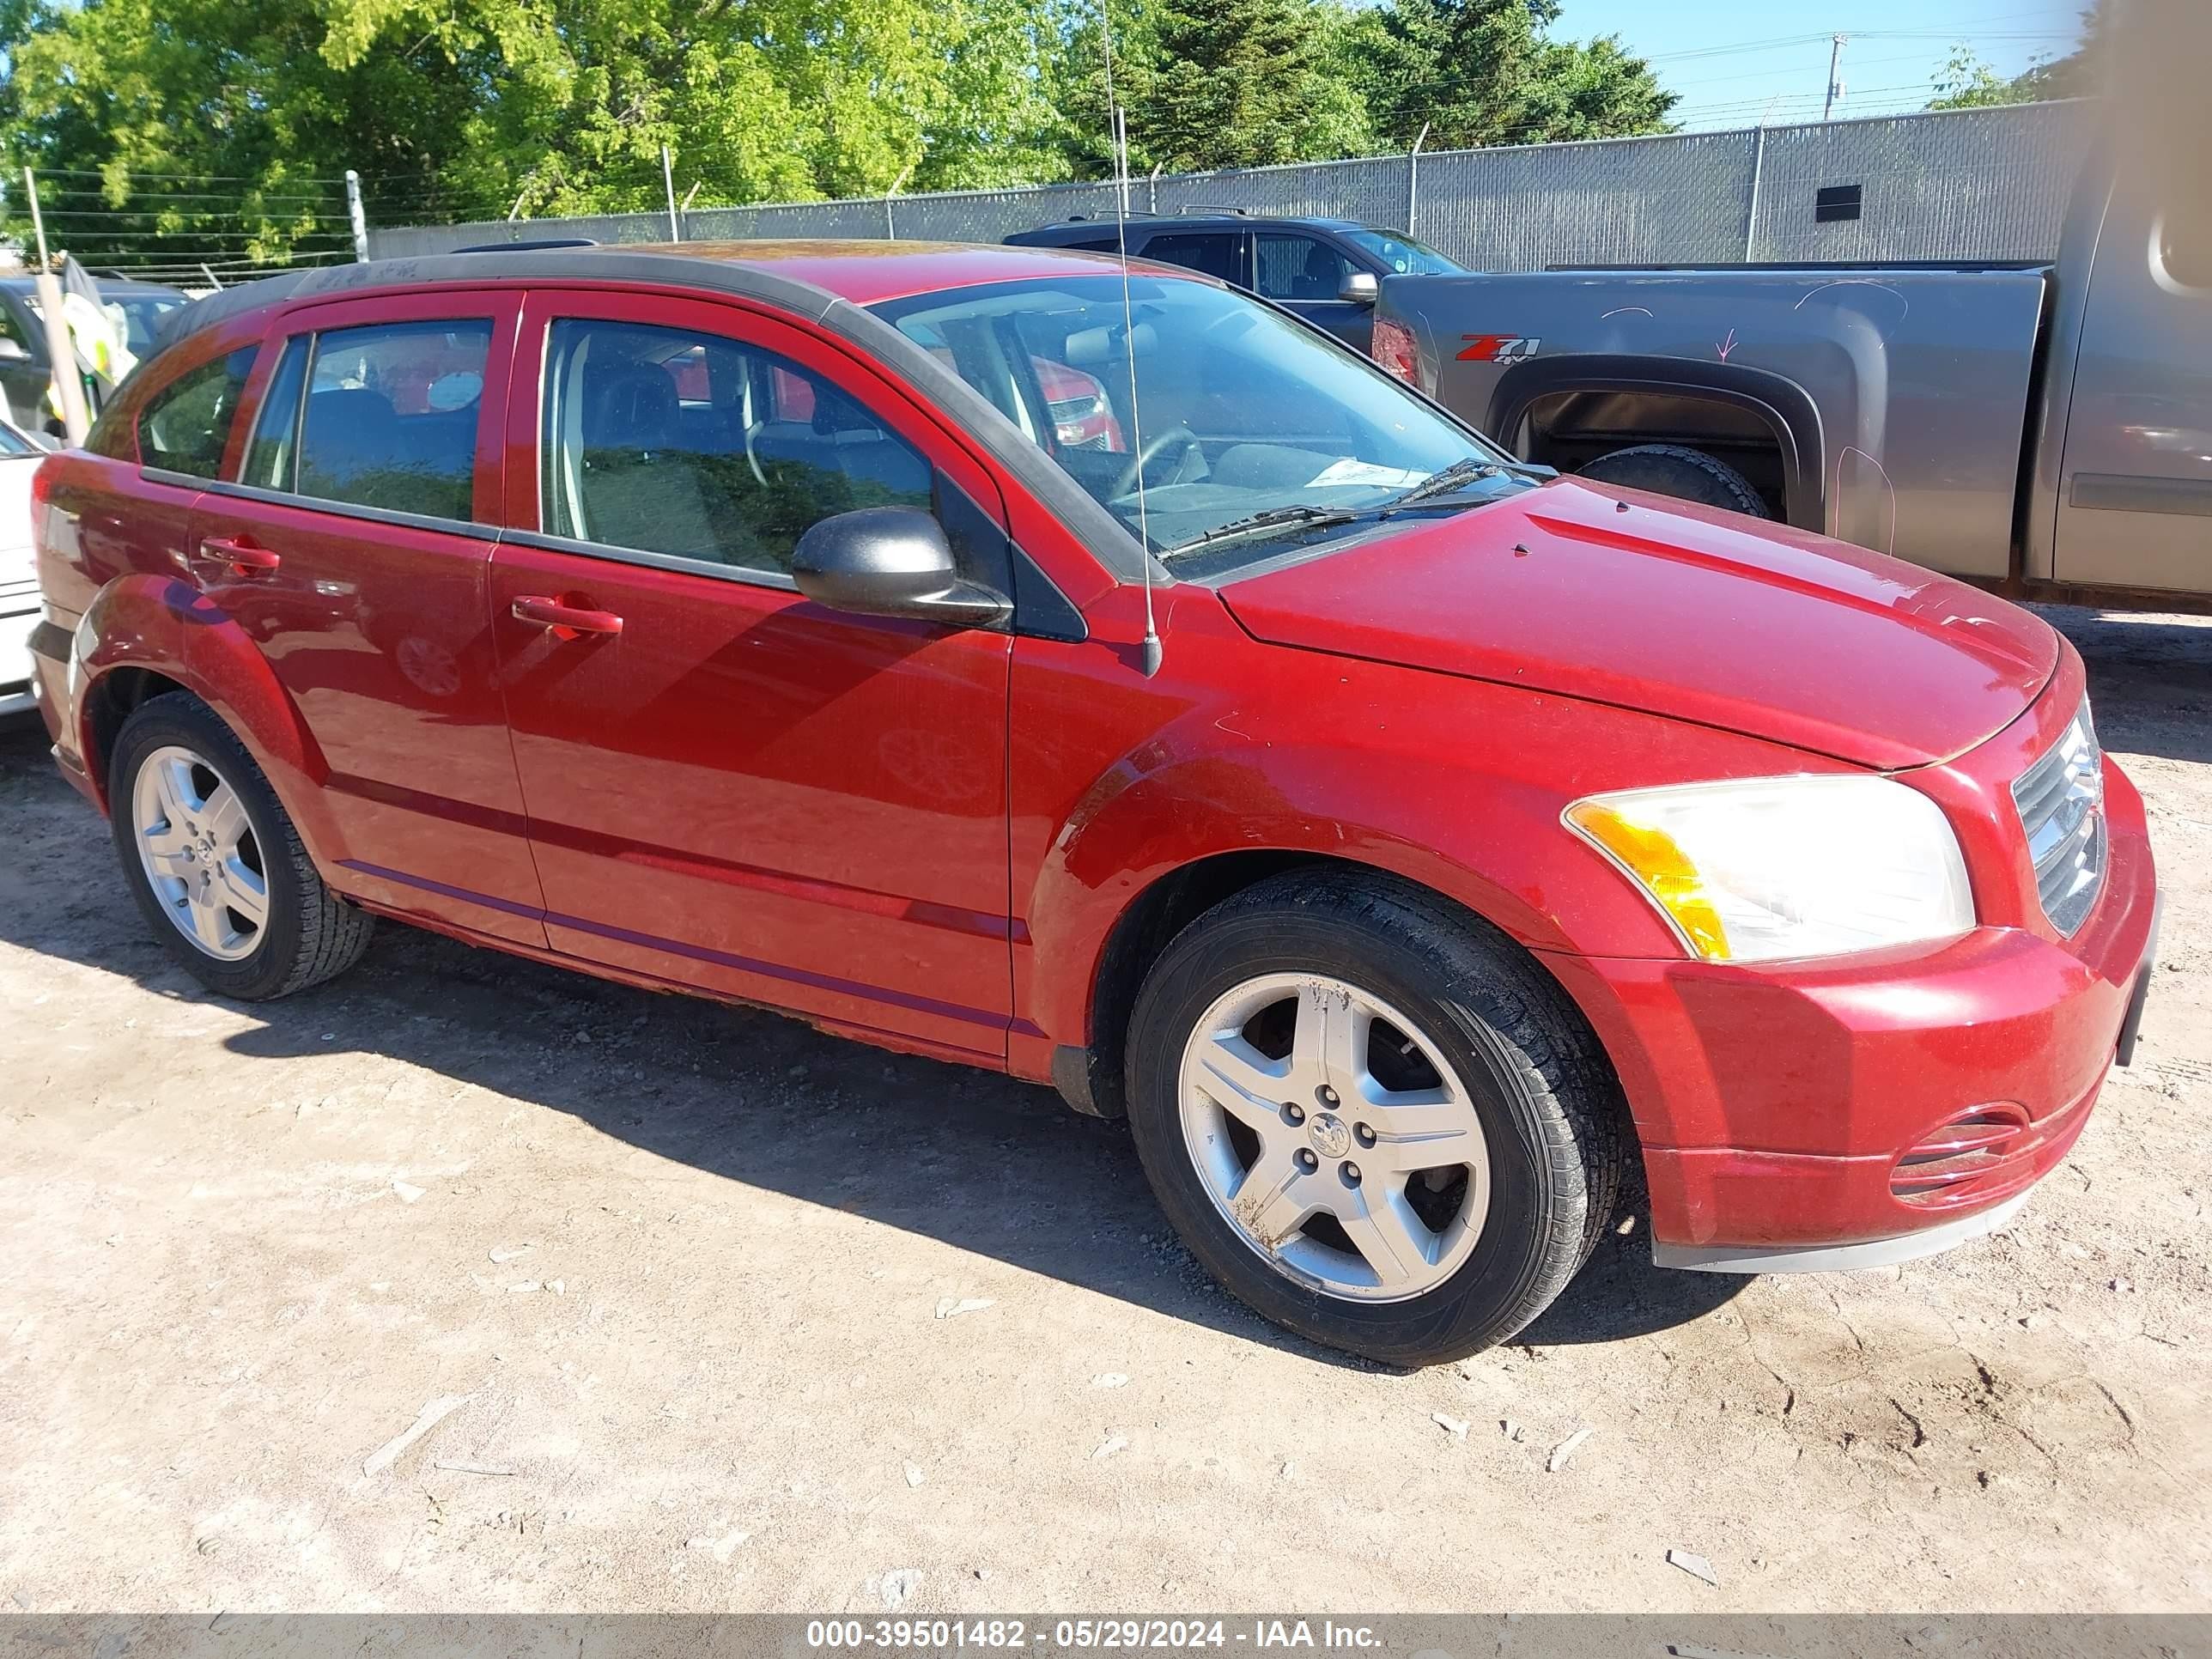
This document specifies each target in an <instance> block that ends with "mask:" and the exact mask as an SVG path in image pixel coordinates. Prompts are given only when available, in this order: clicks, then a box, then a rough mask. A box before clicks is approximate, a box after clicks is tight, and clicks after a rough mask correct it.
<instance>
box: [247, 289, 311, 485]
mask: <svg viewBox="0 0 2212 1659" xmlns="http://www.w3.org/2000/svg"><path fill="white" fill-rule="evenodd" d="M298 338H300V336H299V335H297V334H287V335H284V336H283V337H281V338H280V339H279V340H278V342H277V344H276V363H275V365H274V366H273V367H272V368H270V371H269V380H268V382H267V384H265V385H264V386H263V387H262V388H261V401H260V403H259V404H257V405H256V406H255V408H254V410H253V427H252V430H251V431H249V432H248V433H247V434H246V447H245V449H244V450H243V451H242V452H241V453H240V455H239V458H238V464H239V465H240V466H241V467H244V466H251V465H252V464H253V447H254V446H255V445H256V444H258V443H259V442H260V441H261V422H263V420H264V419H265V418H266V417H267V416H268V414H269V387H270V386H273V385H275V384H276V379H277V377H278V376H279V375H281V374H283V372H284V359H285V358H287V357H289V356H291V354H292V342H293V341H295V340H296V339H298ZM319 338H321V334H320V332H319V331H317V330H313V329H310V330H308V331H307V348H306V353H305V356H304V357H303V358H302V360H301V364H300V395H299V398H297V399H296V400H295V402H294V404H293V405H292V466H291V474H292V478H291V487H290V488H289V489H286V490H283V491H280V492H278V493H280V494H283V495H298V494H299V493H300V440H301V438H302V437H304V436H305V435H307V388H308V387H309V386H312V385H313V383H314V379H315V342H316V341H317V340H319ZM263 345H264V349H266V346H267V342H265V341H264V343H263ZM238 482H239V483H240V488H241V489H253V488H256V487H257V486H254V485H251V484H246V483H243V481H238ZM258 487H261V488H267V489H275V486H274V485H266V486H258Z"/></svg>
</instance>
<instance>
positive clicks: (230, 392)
mask: <svg viewBox="0 0 2212 1659" xmlns="http://www.w3.org/2000/svg"><path fill="white" fill-rule="evenodd" d="M257 349H258V348H257V347H254V346H243V347H240V349H238V350H236V351H234V352H232V353H231V354H230V355H229V356H225V357H217V358H216V359H215V360H214V361H213V362H205V363H202V364H201V365H200V366H199V367H198V368H195V369H191V370H188V371H187V372H186V373H185V374H180V375H179V376H178V377H177V378H176V379H175V380H172V381H171V382H170V383H169V384H168V385H167V386H163V387H162V388H161V391H159V392H155V394H154V395H153V396H152V397H151V398H149V399H148V400H147V403H146V407H145V408H144V409H143V410H140V411H139V413H138V459H140V460H141V461H142V462H143V463H144V464H145V465H148V466H155V467H160V468H161V469H162V470H163V471H167V472H182V473H185V474H187V475H189V476H190V477H195V478H212V477H215V476H216V474H217V473H218V472H220V471H222V451H223V446H224V445H225V444H226V443H228V441H229V440H230V422H231V421H232V419H233V417H234V416H236V415H237V413H238V400H239V398H240V396H241V395H242V394H243V393H244V392H245V391H246V375H247V374H249V373H251V372H252V368H253V356H254V353H255V351H256V350H257Z"/></svg>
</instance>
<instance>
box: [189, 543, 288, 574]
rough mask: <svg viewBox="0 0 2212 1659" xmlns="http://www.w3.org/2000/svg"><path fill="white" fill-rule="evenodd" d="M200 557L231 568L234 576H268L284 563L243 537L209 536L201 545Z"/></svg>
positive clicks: (265, 549) (268, 551)
mask: <svg viewBox="0 0 2212 1659" xmlns="http://www.w3.org/2000/svg"><path fill="white" fill-rule="evenodd" d="M200 556H201V557H202V558H204V559H211V560H213V561H214V562H216V563H217V564H225V565H228V566H229V567H230V573H231V574H232V575H234V576H266V575H268V574H270V573H271V572H272V571H274V570H275V569H276V567H277V566H278V565H280V564H282V563H283V562H284V561H283V559H282V558H280V557H278V556H276V554H274V553H271V552H270V550H268V549H267V548H265V547H256V546H255V545H254V544H252V542H250V541H248V540H246V538H244V537H243V536H209V537H206V538H204V539H203V540H202V541H201V543H200Z"/></svg>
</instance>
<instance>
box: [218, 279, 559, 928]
mask: <svg viewBox="0 0 2212 1659" xmlns="http://www.w3.org/2000/svg"><path fill="white" fill-rule="evenodd" d="M520 308H521V296H520V294H519V293H512V292H510V293H505V294H502V293H500V292H496V291H483V292H454V291H445V292H439V293H434V294H416V295H380V296H377V297H374V298H369V299H361V300H352V301H340V302H337V303H333V304H327V305H316V306H309V307H303V308H301V309H299V310H296V311H294V312H292V313H289V315H287V316H285V317H284V318H283V319H280V321H279V322H278V323H277V324H276V326H275V328H274V330H273V331H272V334H271V338H270V343H269V345H268V347H267V348H265V349H264V351H263V353H262V357H261V361H260V363H259V364H258V368H257V370H256V374H257V386H256V391H257V392H258V396H249V399H248V402H249V404H252V405H255V406H257V407H258V414H257V415H256V417H255V424H254V428H253V430H252V434H251V435H250V436H249V438H248V440H247V441H246V443H245V444H244V446H243V450H242V456H243V459H242V461H241V462H240V464H239V465H237V467H236V469H235V471H234V474H233V476H232V477H228V478H227V479H223V480H216V481H210V483H208V484H207V485H206V489H207V492H208V493H207V494H206V495H204V496H203V497H202V498H201V499H200V501H199V502H198V503H197V506H196V507H195V508H194V511H193V518H192V526H191V538H190V541H189V546H190V549H191V567H192V574H193V575H194V577H195V579H196V580H197V582H198V584H199V586H201V587H202V588H203V590H204V591H205V592H207V593H208V595H209V596H210V598H211V599H213V600H214V602H215V603H216V605H218V606H219V607H220V608H221V609H222V611H225V612H227V613H228V615H229V616H230V617H233V618H234V619H235V620H236V621H237V623H238V624H239V625H240V627H241V628H243V629H245V630H246V633H247V634H248V635H250V636H251V637H252V640H253V641H254V642H255V643H256V644H257V645H258V647H260V650H261V653H262V654H263V656H264V658H266V659H267V660H268V662H269V664H270V667H271V668H272V669H273V670H274V671H275V672H276V678H277V679H278V681H279V682H280V683H281V684H283V688H284V690H285V692H286V693H287V694H288V696H289V697H290V699H291V701H292V703H293V706H294V707H295V708H297V709H298V711H299V714H300V718H301V721H302V722H303V723H304V725H305V726H306V727H307V732H308V735H309V736H310V738H312V739H313V745H314V748H315V750H318V751H319V754H320V757H321V760H322V763H323V764H324V765H325V767H326V768H327V775H325V777H324V778H323V780H322V783H323V799H322V801H321V803H320V805H322V807H323V808H324V809H325V812H326V813H327V832H328V834H329V835H330V836H331V837H332V838H333V839H334V840H335V842H336V843H337V845H336V846H335V847H331V848H323V849H320V850H322V851H323V852H324V854H325V856H326V857H327V858H329V859H331V860H332V861H333V862H335V863H336V864H337V865H338V866H340V870H341V872H342V873H339V874H337V882H338V884H339V885H340V886H341V887H343V889H344V890H347V891H349V892H351V893H354V894H356V895H357V896H362V897H365V898H368V899H371V900H374V901H377V902H384V903H388V904H392V905H395V906H399V907H402V908H407V909H409V910H412V911H416V912H418V913H421V914H423V915H428V916H431V917H435V918H437V919H439V920H442V921H449V922H452V923H453V924H455V925H457V926H459V927H466V928H469V929H472V930H474V931H477V932H481V933H490V934H494V935H496V936H498V937H500V938H502V939H514V940H518V941H520V942H522V943H525V944H532V945H543V944H544V942H545V930H544V924H543V923H542V921H540V920H539V916H540V913H541V911H542V909H543V908H544V906H543V900H542V898H541V896H540V893H539V889H538V878H537V873H536V871H535V869H534V867H533V866H532V863H531V860H530V846H529V840H528V836H527V833H526V826H525V824H524V821H523V817H522V799H521V792H520V786H519V785H518V783H517V781H516V777H515V770H514V759H513V752H512V750H510V748H509V746H508V744H507V725H506V714H505V710H504V708H503V706H502V704H501V699H500V696H499V690H498V686H497V684H496V681H495V663H494V659H493V654H492V641H491V636H490V632H489V614H490V613H489V592H488V588H489V574H490V564H491V550H492V545H493V543H494V541H495V538H496V534H497V532H496V531H495V530H494V529H493V528H491V526H492V525H493V524H495V522H496V520H497V509H498V503H499V501H500V489H501V470H502V465H503V457H502V454H501V436H502V431H501V424H502V423H501V415H502V412H503V410H502V406H501V400H502V398H503V396H504V392H505V388H506V386H507V364H508V361H509V359H510V358H511V356H512V355H513V349H514V327H515V319H516V317H517V315H518V313H519V312H520Z"/></svg>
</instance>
